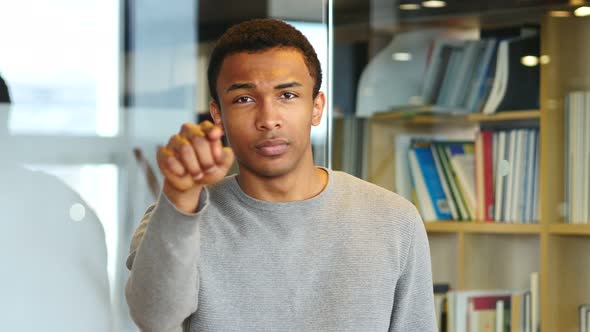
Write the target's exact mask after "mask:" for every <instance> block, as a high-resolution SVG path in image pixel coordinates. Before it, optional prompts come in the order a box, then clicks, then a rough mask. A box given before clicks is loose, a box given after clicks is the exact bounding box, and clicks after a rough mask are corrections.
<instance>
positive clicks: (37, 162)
mask: <svg viewBox="0 0 590 332" xmlns="http://www.w3.org/2000/svg"><path fill="white" fill-rule="evenodd" d="M328 5H329V4H328V1H327V0H306V1H304V3H301V2H293V1H283V0H255V1H250V2H248V3H247V5H246V3H244V2H241V1H237V0H221V1H193V0H181V1H175V2H173V3H168V2H161V1H153V0H152V1H135V0H125V1H99V0H77V1H72V0H57V1H51V2H47V1H42V0H23V1H18V2H14V3H11V5H10V6H3V8H2V10H0V31H3V33H2V34H0V44H1V45H2V52H0V77H2V79H3V81H4V82H5V84H6V86H7V89H4V90H3V89H2V84H0V148H1V149H2V150H1V151H2V158H1V159H0V210H1V211H3V213H4V215H3V218H2V221H1V223H2V232H0V248H1V253H0V260H1V261H2V262H3V263H4V264H2V267H1V269H2V270H1V273H0V283H2V284H3V285H5V286H7V287H3V291H2V297H1V299H0V311H2V312H3V313H4V314H3V317H6V318H2V320H1V321H0V330H2V331H32V330H38V329H43V330H44V331H137V330H138V329H137V327H136V326H135V325H134V324H133V322H132V321H131V320H130V318H129V315H128V312H127V304H126V302H125V299H124V295H123V294H124V284H125V281H126V278H127V268H126V267H125V260H126V258H127V254H128V249H129V244H130V239H131V236H132V234H133V231H134V229H135V227H136V226H137V225H138V223H139V221H140V219H141V217H142V215H143V213H144V212H145V210H146V209H147V207H148V206H149V205H150V204H152V203H153V202H154V199H155V195H157V194H158V191H159V184H160V183H161V181H162V180H161V175H160V174H159V171H158V169H157V165H156V162H155V154H156V149H157V146H158V145H162V144H166V142H167V141H168V138H169V137H170V136H171V135H173V134H174V133H176V132H177V131H178V130H179V128H180V126H181V124H182V123H184V122H198V121H200V120H202V119H204V118H206V117H207V113H208V103H209V94H208V88H207V81H206V68H207V63H208V56H209V52H210V51H211V49H212V45H213V44H214V42H215V41H216V39H217V38H218V37H219V36H220V35H221V33H223V31H224V30H225V29H227V28H228V27H229V26H231V25H232V24H235V23H238V22H241V21H244V20H248V19H252V18H263V17H272V18H278V19H282V20H285V21H287V22H289V23H291V24H293V25H294V26H296V27H297V28H299V29H300V30H301V31H302V32H303V33H304V34H306V36H307V37H308V38H309V40H310V41H311V42H312V44H313V45H314V47H315V49H316V51H317V53H318V56H319V57H320V60H321V64H322V71H323V73H324V84H323V86H322V90H324V91H326V93H327V94H329V89H330V74H331V73H330V71H329V67H328V64H329V63H328V61H329V60H328V59H329V56H328V53H329V49H328V45H329V44H328V39H329V24H328V20H327V18H328V15H327V12H328V8H329V6H328ZM3 91H7V92H8V93H3ZM328 105H330V103H328ZM330 121H331V106H327V109H326V110H325V112H324V119H323V121H322V125H321V126H319V127H317V128H314V130H313V132H312V145H313V149H314V156H315V159H316V163H317V164H319V165H324V166H328V165H329V163H330V158H329V156H330V154H329V153H328V149H329V144H330V143H329V135H330V131H329V128H330V124H329V123H330Z"/></svg>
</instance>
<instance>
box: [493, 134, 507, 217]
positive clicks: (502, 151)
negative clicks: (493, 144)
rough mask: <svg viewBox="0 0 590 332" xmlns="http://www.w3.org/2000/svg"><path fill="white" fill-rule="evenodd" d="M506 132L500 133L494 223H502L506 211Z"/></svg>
mask: <svg viewBox="0 0 590 332" xmlns="http://www.w3.org/2000/svg"><path fill="white" fill-rule="evenodd" d="M506 137H507V132H506V131H500V132H498V144H497V145H498V152H497V160H498V161H497V163H496V187H495V192H494V196H495V197H494V221H496V222H501V221H502V219H503V213H502V211H503V210H504V184H505V183H506V175H505V174H504V170H503V166H502V165H503V164H505V161H504V160H506V152H507V149H506Z"/></svg>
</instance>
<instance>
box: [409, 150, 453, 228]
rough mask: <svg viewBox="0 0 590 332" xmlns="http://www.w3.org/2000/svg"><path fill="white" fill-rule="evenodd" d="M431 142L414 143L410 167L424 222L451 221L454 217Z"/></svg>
mask: <svg viewBox="0 0 590 332" xmlns="http://www.w3.org/2000/svg"><path fill="white" fill-rule="evenodd" d="M430 144H431V143H430V142H414V143H413V144H412V147H410V165H411V170H412V177H413V179H414V183H415V184H416V194H417V196H418V202H419V206H420V207H421V209H422V210H421V212H422V213H423V216H422V217H423V218H424V220H430V221H432V220H450V219H452V215H451V212H450V209H449V204H448V200H447V197H446V195H445V193H444V190H443V188H442V184H441V179H440V177H439V176H438V172H437V170H436V165H435V161H434V156H433V155H432V151H431V149H430Z"/></svg>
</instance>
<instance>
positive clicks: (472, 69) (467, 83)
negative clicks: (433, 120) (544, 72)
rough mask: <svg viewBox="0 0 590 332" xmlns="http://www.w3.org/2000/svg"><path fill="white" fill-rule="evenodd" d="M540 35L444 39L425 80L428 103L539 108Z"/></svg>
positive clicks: (464, 109)
mask: <svg viewBox="0 0 590 332" xmlns="http://www.w3.org/2000/svg"><path fill="white" fill-rule="evenodd" d="M539 62H540V57H539V37H538V35H534V34H533V35H523V36H515V37H511V38H487V39H482V40H438V41H436V43H435V45H434V47H433V52H432V56H431V59H430V62H429V65H428V67H427V71H426V75H425V78H424V83H423V93H422V99H423V102H424V104H427V105H432V106H433V109H434V110H437V111H441V112H453V113H475V112H482V113H485V114H492V113H495V112H499V111H512V110H527V109H529V110H530V109H538V108H539V66H538V64H539Z"/></svg>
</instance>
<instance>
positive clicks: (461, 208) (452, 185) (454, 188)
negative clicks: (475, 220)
mask: <svg viewBox="0 0 590 332" xmlns="http://www.w3.org/2000/svg"><path fill="white" fill-rule="evenodd" d="M434 146H435V151H436V153H437V154H438V156H439V160H440V161H441V166H442V170H443V173H444V175H445V180H446V182H447V184H448V186H449V189H450V192H451V198H452V200H453V203H454V204H455V206H456V209H457V216H458V220H462V221H465V220H469V219H470V216H469V213H468V211H467V208H466V207H465V201H464V199H463V195H462V194H461V192H460V190H459V186H458V184H457V177H456V175H455V172H454V171H453V168H452V166H451V162H450V161H449V158H448V155H447V153H446V152H445V146H446V143H443V142H435V143H434Z"/></svg>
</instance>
